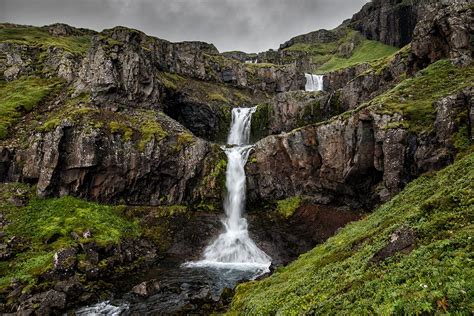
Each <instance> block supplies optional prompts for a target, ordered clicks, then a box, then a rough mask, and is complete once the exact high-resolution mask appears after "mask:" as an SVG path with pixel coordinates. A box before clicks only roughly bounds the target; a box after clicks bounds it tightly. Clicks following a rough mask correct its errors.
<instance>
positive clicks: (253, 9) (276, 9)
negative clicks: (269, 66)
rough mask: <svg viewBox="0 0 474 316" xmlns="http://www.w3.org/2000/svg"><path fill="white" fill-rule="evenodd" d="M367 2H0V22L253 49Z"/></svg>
mask: <svg viewBox="0 0 474 316" xmlns="http://www.w3.org/2000/svg"><path fill="white" fill-rule="evenodd" d="M366 2H367V0H350V1H349V0H253V1H252V0H241V1H235V0H0V21H2V22H12V23H19V24H29V25H46V24H51V23H55V22H62V23H67V24H70V25H73V26H77V27H85V28H90V29H95V30H102V29H104V28H110V27H113V26H117V25H124V26H128V27H132V28H136V29H139V30H141V31H144V32H145V33H147V34H150V35H153V36H157V37H160V38H164V39H167V40H170V41H185V40H201V41H205V42H210V43H213V44H215V45H216V47H217V48H218V49H219V50H220V51H227V50H243V51H247V52H258V51H263V50H267V49H269V48H278V45H279V44H281V43H283V42H284V41H286V40H288V39H290V38H291V37H293V36H296V35H299V34H303V33H307V32H311V31H314V30H317V29H321V28H326V29H331V28H334V27H336V26H338V25H339V24H340V23H341V22H342V21H343V20H344V19H346V18H350V17H351V16H352V14H353V13H355V12H357V11H358V10H359V8H360V7H361V6H362V5H363V4H364V3H366Z"/></svg>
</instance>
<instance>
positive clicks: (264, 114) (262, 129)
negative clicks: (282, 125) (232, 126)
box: [250, 103, 272, 141]
mask: <svg viewBox="0 0 474 316" xmlns="http://www.w3.org/2000/svg"><path fill="white" fill-rule="evenodd" d="M271 111H272V108H271V105H270V104H268V103H264V104H259V105H258V106H257V110H256V111H255V113H254V114H252V121H251V126H250V134H251V138H252V140H253V141H257V140H259V139H261V138H263V137H265V136H267V135H268V128H269V126H268V125H269V122H270V117H271Z"/></svg>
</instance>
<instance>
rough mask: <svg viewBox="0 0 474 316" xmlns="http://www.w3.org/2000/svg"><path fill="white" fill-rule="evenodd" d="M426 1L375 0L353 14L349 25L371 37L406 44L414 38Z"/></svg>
mask: <svg viewBox="0 0 474 316" xmlns="http://www.w3.org/2000/svg"><path fill="white" fill-rule="evenodd" d="M426 3H427V1H425V0H413V1H412V0H408V1H406V0H389V1H387V0H374V1H371V2H369V3H367V4H366V5H364V6H363V7H362V9H361V10H360V11H359V12H358V13H356V14H354V16H353V17H352V19H351V21H350V26H351V27H352V28H354V29H356V30H358V31H359V32H361V33H362V34H364V35H365V36H366V37H367V38H369V39H373V40H377V41H380V42H382V43H385V44H387V45H392V46H397V47H403V46H405V45H407V44H408V43H410V42H411V40H412V37H413V30H414V29H415V25H416V23H417V22H418V20H419V18H420V16H421V15H422V13H421V12H420V11H421V10H422V9H423V8H424V7H425V5H426Z"/></svg>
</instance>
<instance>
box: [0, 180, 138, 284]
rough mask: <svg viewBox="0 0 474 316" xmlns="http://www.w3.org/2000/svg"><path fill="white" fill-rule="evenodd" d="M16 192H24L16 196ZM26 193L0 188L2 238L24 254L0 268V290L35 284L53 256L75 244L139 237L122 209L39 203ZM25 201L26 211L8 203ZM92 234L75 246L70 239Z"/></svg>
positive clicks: (65, 200) (66, 200)
mask: <svg viewBox="0 0 474 316" xmlns="http://www.w3.org/2000/svg"><path fill="white" fill-rule="evenodd" d="M18 192H23V193H22V194H21V196H16V197H15V195H18ZM28 192H29V188H27V187H25V185H20V184H2V185H1V186H0V205H1V207H2V213H3V214H4V216H5V217H6V219H7V220H8V222H9V224H8V225H7V226H6V228H5V230H4V231H5V234H6V238H7V239H8V238H11V237H13V236H15V238H20V240H22V243H23V246H22V245H20V246H17V247H20V248H23V251H21V250H17V252H18V254H17V255H16V256H15V257H12V258H10V259H9V260H6V261H1V262H0V275H1V277H0V288H2V287H4V286H7V285H9V284H10V282H11V280H12V279H13V278H15V279H18V280H19V281H21V282H25V283H30V284H32V283H34V282H35V280H36V277H37V276H38V275H40V274H41V273H44V272H45V271H46V270H48V269H49V268H51V266H52V258H53V255H54V252H55V251H57V250H59V249H61V248H64V247H70V246H78V243H79V242H95V243H97V244H99V245H108V244H111V243H118V242H119V241H120V240H121V239H122V238H125V237H138V236H139V235H140V228H139V226H138V224H137V223H135V222H133V221H131V220H128V219H126V218H125V217H124V216H123V210H124V209H123V207H120V206H108V205H101V204H98V203H94V202H87V201H84V200H80V199H77V198H74V197H70V196H66V197H62V198H53V199H39V198H36V197H34V196H32V194H31V193H28ZM13 197H15V198H16V200H18V199H28V197H29V198H31V199H30V200H29V202H27V204H26V205H25V206H19V207H18V206H14V205H13V204H12V201H13V200H12V198H13ZM86 231H89V232H91V237H90V238H88V239H84V240H83V239H82V238H80V239H79V240H76V239H74V238H73V234H77V235H78V236H82V234H83V233H84V232H86Z"/></svg>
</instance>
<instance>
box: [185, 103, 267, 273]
mask: <svg viewBox="0 0 474 316" xmlns="http://www.w3.org/2000/svg"><path fill="white" fill-rule="evenodd" d="M255 110H256V107H254V108H235V109H233V110H232V124H231V128H230V133H229V136H228V139H227V144H228V146H226V147H224V148H223V149H224V150H225V153H226V155H227V159H228V162H227V170H226V188H227V195H226V198H225V201H224V210H225V214H226V218H225V219H224V221H223V224H224V228H225V232H223V233H222V234H221V235H219V237H217V239H216V240H214V241H213V242H212V243H211V244H210V245H209V246H207V248H206V249H205V251H204V258H203V259H202V260H200V261H195V262H188V263H186V264H185V265H186V266H188V267H213V268H225V269H235V270H243V271H255V272H256V273H264V272H267V271H268V269H269V267H270V264H271V258H270V257H269V256H268V255H267V254H266V253H265V252H263V251H262V250H260V249H259V248H258V247H257V245H256V244H255V243H254V241H253V240H252V239H251V238H250V236H249V232H248V229H247V220H246V219H245V218H243V217H242V212H243V211H244V209H245V181H246V179H245V164H246V162H247V159H248V156H249V154H250V151H251V150H252V146H251V145H248V143H249V137H250V124H251V119H252V114H253V113H255Z"/></svg>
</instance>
